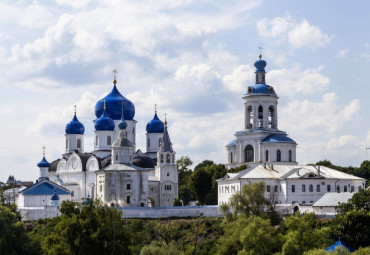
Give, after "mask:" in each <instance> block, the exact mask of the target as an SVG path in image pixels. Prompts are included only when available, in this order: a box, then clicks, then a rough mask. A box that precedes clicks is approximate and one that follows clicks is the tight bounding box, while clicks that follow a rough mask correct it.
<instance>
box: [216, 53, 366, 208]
mask: <svg viewBox="0 0 370 255" xmlns="http://www.w3.org/2000/svg"><path fill="white" fill-rule="evenodd" d="M261 58H262V56H261V55H260V56H259V60H257V61H256V62H255V63H254V66H255V67H256V71H255V74H256V82H255V84H254V85H251V86H249V87H248V89H247V92H246V93H245V94H244V95H243V103H244V123H243V127H244V128H243V129H242V130H240V131H237V132H236V133H235V134H234V135H235V139H234V140H232V141H231V142H229V143H228V144H227V145H226V151H227V164H226V165H227V167H228V168H234V167H238V166H240V165H242V164H247V165H248V166H250V167H249V168H248V169H246V170H243V171H241V172H238V173H228V174H226V176H224V177H223V178H221V179H219V180H217V182H218V204H219V205H221V204H223V203H228V202H229V200H230V198H231V197H232V196H233V194H235V193H236V192H240V190H241V189H242V187H243V186H244V185H248V184H251V183H254V182H264V183H265V184H266V193H265V195H266V197H267V198H269V199H270V201H271V202H272V203H274V204H280V205H282V204H290V205H292V204H299V205H307V204H309V205H312V204H314V203H315V202H316V201H317V200H319V199H320V198H321V197H322V196H323V195H324V194H326V193H328V192H357V191H359V189H364V188H365V179H362V178H359V177H356V176H353V175H349V174H346V173H342V172H340V171H337V170H334V169H330V168H327V167H323V166H300V165H298V163H297V161H296V148H297V143H296V142H295V141H294V140H293V139H291V138H289V137H288V135H287V133H286V132H284V131H281V130H279V128H278V108H277V104H278V99H279V97H278V96H277V94H276V92H275V89H274V88H273V87H272V86H270V85H267V84H266V82H265V78H266V71H265V67H266V64H267V63H266V61H265V60H262V59H261Z"/></svg>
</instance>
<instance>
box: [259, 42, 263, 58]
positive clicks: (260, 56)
mask: <svg viewBox="0 0 370 255" xmlns="http://www.w3.org/2000/svg"><path fill="white" fill-rule="evenodd" d="M258 49H260V55H259V56H258V57H259V58H260V59H261V58H262V50H263V48H262V46H261V45H260V47H258Z"/></svg>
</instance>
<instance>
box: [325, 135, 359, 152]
mask: <svg viewBox="0 0 370 255" xmlns="http://www.w3.org/2000/svg"><path fill="white" fill-rule="evenodd" d="M355 143H357V138H356V137H355V136H353V135H342V136H340V137H332V138H330V140H329V142H328V145H327V148H328V149H343V148H344V147H347V148H348V147H352V145H353V144H355Z"/></svg>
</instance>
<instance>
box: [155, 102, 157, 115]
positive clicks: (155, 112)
mask: <svg viewBox="0 0 370 255" xmlns="http://www.w3.org/2000/svg"><path fill="white" fill-rule="evenodd" d="M154 112H155V113H157V104H154Z"/></svg>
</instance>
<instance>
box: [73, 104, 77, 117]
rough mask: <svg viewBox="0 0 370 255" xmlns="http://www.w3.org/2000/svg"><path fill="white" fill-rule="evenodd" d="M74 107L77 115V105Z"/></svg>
mask: <svg viewBox="0 0 370 255" xmlns="http://www.w3.org/2000/svg"><path fill="white" fill-rule="evenodd" d="M73 108H74V109H75V115H76V113H77V105H74V106H73Z"/></svg>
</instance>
